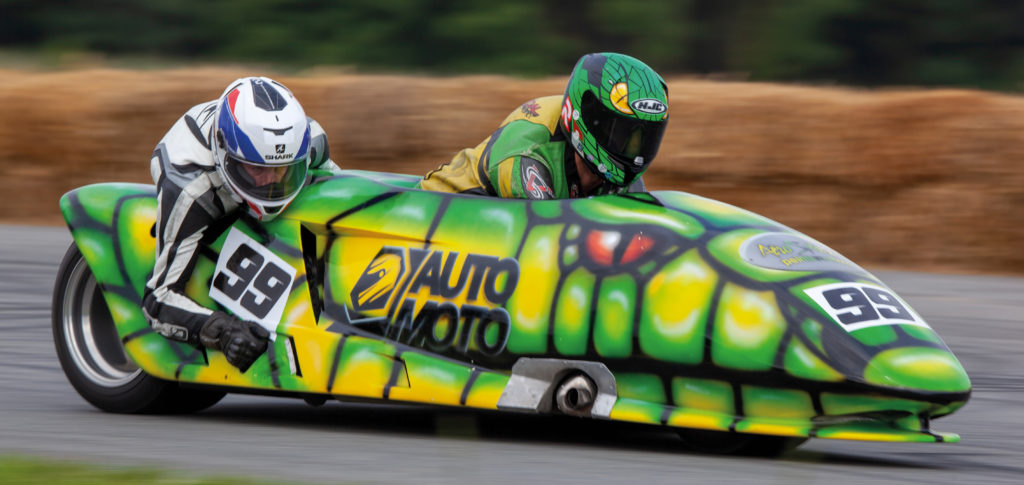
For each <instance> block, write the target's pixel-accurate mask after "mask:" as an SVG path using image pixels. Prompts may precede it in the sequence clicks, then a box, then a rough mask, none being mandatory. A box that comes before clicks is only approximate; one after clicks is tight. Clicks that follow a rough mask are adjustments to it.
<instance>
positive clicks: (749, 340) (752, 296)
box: [719, 284, 785, 348]
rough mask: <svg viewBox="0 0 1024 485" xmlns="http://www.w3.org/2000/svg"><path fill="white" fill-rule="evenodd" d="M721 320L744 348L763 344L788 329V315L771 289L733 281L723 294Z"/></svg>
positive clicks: (736, 342) (730, 334) (733, 339)
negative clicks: (737, 284)
mask: <svg viewBox="0 0 1024 485" xmlns="http://www.w3.org/2000/svg"><path fill="white" fill-rule="evenodd" d="M719 310H720V311H721V312H722V313H723V317H722V320H721V323H723V324H724V325H725V329H724V332H725V334H726V335H729V336H730V337H731V339H730V340H732V342H733V343H735V344H738V345H739V346H740V347H744V348H756V347H760V346H761V345H763V344H764V343H765V341H767V340H768V339H769V338H770V337H772V334H773V333H774V332H777V331H781V330H784V329H785V319H784V318H783V317H782V314H781V313H780V312H779V307H778V305H776V303H775V294H773V293H772V292H770V291H754V290H749V289H746V288H742V287H739V286H736V285H733V284H728V285H726V288H725V291H724V292H723V294H722V305H721V306H720V307H719Z"/></svg>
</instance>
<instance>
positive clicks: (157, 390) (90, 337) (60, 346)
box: [51, 244, 224, 413]
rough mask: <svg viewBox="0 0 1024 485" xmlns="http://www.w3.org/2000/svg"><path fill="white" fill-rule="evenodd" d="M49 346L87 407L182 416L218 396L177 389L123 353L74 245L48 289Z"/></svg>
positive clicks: (115, 329)
mask: <svg viewBox="0 0 1024 485" xmlns="http://www.w3.org/2000/svg"><path fill="white" fill-rule="evenodd" d="M51 313H52V317H53V343H54V346H55V347H56V349H57V358H58V359H59V360H60V365H61V367H62V368H63V369H64V375H66V376H67V378H68V381H70V382H71V385H72V386H73V387H74V388H75V390H76V391H78V393H79V394H80V395H81V396H82V397H83V398H85V400H86V401H88V402H89V403H90V404H92V405H93V406H96V407H97V408H100V409H102V410H103V411H107V412H112V413H188V412H194V411H199V410H201V409H205V408H207V407H210V406H212V405H214V404H216V403H217V401H220V399H221V398H222V397H224V393H223V392H217V391H206V390H196V389H186V388H182V387H181V386H179V385H178V383H176V382H170V381H165V380H162V379H157V378H155V377H153V376H150V375H148V374H146V373H145V372H143V371H142V369H140V368H139V367H138V366H136V365H135V363H133V362H132V361H131V359H129V358H128V356H127V354H125V351H124V347H123V346H122V344H121V339H120V338H118V335H117V328H116V327H115V326H114V320H113V318H112V317H111V316H110V310H109V309H108V308H107V303H106V301H105V300H104V299H103V294H102V292H101V291H100V288H99V285H97V284H96V278H95V277H94V276H93V274H92V271H91V270H90V269H89V265H88V264H86V262H85V259H83V258H82V253H81V252H79V251H78V247H77V246H75V245H74V244H72V245H71V247H70V248H69V249H68V252H67V254H65V255H64V261H63V262H61V265H60V269H59V270H58V271H57V281H56V283H55V284H54V288H53V306H52V308H51Z"/></svg>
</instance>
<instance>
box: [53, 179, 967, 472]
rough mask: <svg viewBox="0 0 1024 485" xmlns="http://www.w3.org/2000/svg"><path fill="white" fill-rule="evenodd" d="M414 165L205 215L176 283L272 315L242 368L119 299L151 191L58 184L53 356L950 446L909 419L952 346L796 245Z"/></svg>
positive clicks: (891, 301) (117, 382)
mask: <svg viewBox="0 0 1024 485" xmlns="http://www.w3.org/2000/svg"><path fill="white" fill-rule="evenodd" d="M417 180H418V179H417V178H415V177H409V176H401V175H393V174H384V173H375V172H365V171H345V172H344V173H342V174H340V175H338V174H334V175H330V174H326V173H321V174H317V176H315V177H314V178H313V180H312V181H311V183H310V185H309V186H308V187H307V188H306V189H305V190H304V191H303V192H302V193H301V194H300V195H299V197H298V198H296V199H295V200H294V202H293V203H292V204H291V206H290V207H289V208H288V210H287V211H285V212H284V213H283V214H282V215H281V216H280V217H278V218H276V219H275V220H273V221H272V222H269V223H265V224H261V223H257V222H255V221H253V220H251V219H249V218H247V217H241V218H238V219H235V220H231V221H227V222H225V224H224V226H223V227H219V228H211V229H210V230H208V231H207V232H208V233H209V234H208V236H210V237H208V238H207V240H206V241H204V243H203V244H204V246H203V249H202V256H201V257H200V259H199V261H198V262H197V264H196V265H195V267H194V269H193V272H192V277H191V280H190V281H189V283H188V285H187V294H188V295H189V296H190V297H191V298H193V299H194V300H195V301H197V302H199V303H200V304H202V305H204V306H207V307H209V308H211V309H219V310H222V311H227V312H231V313H234V314H236V315H238V316H240V317H242V318H245V319H248V320H251V321H255V322H258V323H260V324H261V325H263V326H264V327H266V328H267V329H268V330H270V331H271V332H272V339H273V340H272V342H271V344H270V346H269V349H268V350H267V352H266V353H265V354H264V355H263V356H261V357H260V358H259V359H258V360H257V361H256V363H255V364H254V365H253V366H252V367H251V368H250V369H248V370H247V371H246V372H244V373H242V372H239V370H238V369H236V368H235V367H233V366H231V365H230V364H228V363H227V361H226V360H225V359H224V357H223V355H222V354H220V353H219V352H217V351H212V350H208V349H204V348H197V347H193V346H189V345H187V344H183V343H179V342H173V341H170V340H167V339H165V338H164V337H162V336H161V335H159V334H157V333H155V332H154V331H153V330H152V329H151V327H150V326H149V324H148V323H147V321H146V319H145V317H144V316H143V312H142V310H141V301H142V293H143V289H144V286H145V282H146V280H147V278H148V277H149V275H150V272H151V271H152V268H153V260H154V251H155V249H154V248H155V245H156V240H155V238H154V227H155V224H154V221H155V220H156V199H155V192H154V190H155V189H154V187H152V186H147V185H138V184H125V183H106V184H96V185H90V186H86V187H82V188H79V189H76V190H73V191H71V192H69V193H67V194H65V195H64V197H62V198H61V201H60V207H61V210H62V211H63V215H64V217H65V219H66V221H67V224H68V226H69V227H70V229H71V233H72V235H73V238H74V243H73V244H72V245H71V247H70V248H69V250H68V252H67V255H66V256H65V258H64V261H63V263H62V265H61V267H60V270H59V273H58V275H57V280H56V286H55V289H54V296H53V334H54V341H55V344H56V348H57V352H58V356H59V358H60V361H61V364H62V366H63V369H64V372H65V374H66V375H67V377H68V379H69V380H70V382H71V384H72V385H73V386H74V387H75V389H76V390H77V391H78V392H79V393H80V394H81V395H82V397H84V398H85V399H86V400H87V401H88V402H90V403H92V404H93V405H95V406H96V407H98V408H100V409H102V410H104V411H110V412H119V413H144V412H150V413H152V412H165V413H170V412H192V411H197V410H200V409H203V408H206V407H208V406H211V405H213V404H214V403H216V402H217V401H218V400H219V399H220V398H221V397H223V396H224V394H225V393H227V392H246V393H262V394H268V395H280V396H292V397H300V398H305V399H306V400H307V401H310V402H317V401H320V402H322V401H323V400H324V399H327V398H335V399H340V400H348V399H361V400H365V399H372V400H380V401H381V402H384V401H393V402H412V403H428V404H435V405H446V406H464V407H468V408H478V409H486V410H499V411H512V412H529V413H541V414H567V415H572V416H579V417H586V418H597V419H606V420H616V421H628V422H635V423H646V424H649V425H656V426H666V427H671V428H674V429H676V430H677V431H679V434H680V436H682V437H683V439H684V441H685V442H686V443H688V444H690V445H691V446H693V447H695V448H698V449H703V450H712V451H725V452H744V453H747V452H756V453H774V452H777V451H779V450H781V449H784V448H785V447H787V446H792V445H794V444H798V443H799V442H802V441H803V440H806V439H807V438H831V439H855V440H875V441H903V442H955V441H958V440H959V436H957V435H955V434H950V433H940V432H937V431H934V430H932V428H931V422H932V419H934V418H937V417H941V416H944V415H947V414H950V413H952V412H954V411H956V410H957V409H959V408H960V407H962V406H963V405H964V404H965V403H966V402H967V399H968V397H969V396H970V392H971V383H970V380H969V379H968V377H967V374H966V372H965V371H964V369H963V367H962V366H961V364H960V362H959V361H957V359H956V357H954V355H953V354H952V353H951V352H950V350H949V348H948V347H947V346H946V345H945V344H944V343H943V341H942V340H941V339H940V338H939V336H938V335H937V334H936V333H935V332H934V331H933V330H932V329H931V328H930V327H929V326H928V324H927V323H926V322H925V321H924V319H922V318H921V316H920V315H919V314H917V313H916V312H915V311H914V310H913V309H912V308H911V307H910V305H908V304H907V302H906V301H904V300H903V299H901V298H900V297H899V296H898V295H896V293H895V292H893V291H892V289H890V288H888V287H887V286H886V285H885V284H883V283H882V282H881V281H879V280H878V279H877V278H875V277H874V276H873V275H871V274H870V273H869V272H867V271H865V270H864V269H862V268H861V267H859V266H858V265H856V264H855V263H853V262H851V261H850V260H848V259H847V258H845V257H843V256H842V255H840V254H839V253H837V252H836V251H833V250H831V249H830V248H828V247H827V246H825V245H823V244H821V243H819V242H817V241H815V240H814V239H811V238H809V237H807V236H805V235H803V234H800V233H799V232H796V231H794V230H792V229H790V228H788V227H785V226H783V225H780V224H778V223H776V222H773V221H771V220H769V219H766V218H764V217H761V216H759V215H756V214H753V213H751V212H748V211H745V210H742V209H739V208H736V207H733V206H730V205H727V204H724V203H720V202H716V201H713V200H710V199H706V198H702V197H699V196H695V195H691V194H686V193H680V192H671V191H656V192H651V193H633V194H626V195H618V196H602V197H595V198H590V199H572V200H552V201H527V200H510V199H498V198H488V197H478V196H470V195H460V194H449V193H437V192H428V191H422V190H417V189H414V188H413V186H414V185H415V182H416V181H417Z"/></svg>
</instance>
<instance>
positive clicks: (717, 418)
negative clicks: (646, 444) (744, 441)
mask: <svg viewBox="0 0 1024 485" xmlns="http://www.w3.org/2000/svg"><path fill="white" fill-rule="evenodd" d="M732 419H733V418H732V416H728V415H723V414H718V413H710V412H702V411H695V410H690V409H676V410H675V411H672V414H670V415H669V417H668V422H667V423H666V424H668V425H669V426H677V427H681V428H697V429H709V430H713V431H728V430H729V424H731V423H732Z"/></svg>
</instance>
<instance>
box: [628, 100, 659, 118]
mask: <svg viewBox="0 0 1024 485" xmlns="http://www.w3.org/2000/svg"><path fill="white" fill-rule="evenodd" d="M630 106H632V107H633V109H634V110H636V111H639V112H641V113H647V114H651V115H656V114H661V113H664V112H665V103H662V102H661V101H658V100H657V99H652V98H644V99H638V100H636V101H633V103H632V104H630Z"/></svg>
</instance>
